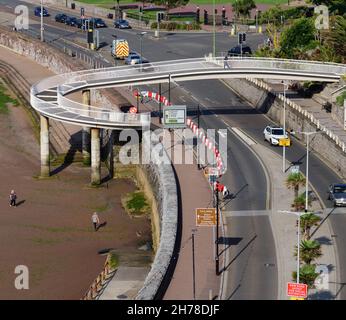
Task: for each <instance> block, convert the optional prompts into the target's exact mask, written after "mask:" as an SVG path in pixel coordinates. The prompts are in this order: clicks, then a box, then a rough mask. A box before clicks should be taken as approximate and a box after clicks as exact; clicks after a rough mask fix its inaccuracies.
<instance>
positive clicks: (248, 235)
mask: <svg viewBox="0 0 346 320" xmlns="http://www.w3.org/2000/svg"><path fill="white" fill-rule="evenodd" d="M17 4H22V3H21V2H19V1H10V0H2V1H0V6H1V9H3V10H5V11H6V10H7V11H8V10H11V8H9V7H12V8H14V6H15V5H17ZM6 6H7V7H6ZM29 8H30V10H31V11H30V13H31V15H32V16H31V18H33V14H32V12H33V6H30V5H29ZM49 11H50V14H51V17H49V18H45V21H47V19H50V22H49V24H52V25H50V26H46V27H45V31H46V33H45V36H46V40H47V41H48V42H50V43H51V44H52V45H54V46H56V47H59V48H62V47H63V46H64V45H65V46H67V47H71V48H73V49H74V50H76V51H80V52H83V53H84V52H85V50H84V49H82V48H79V47H77V46H74V45H73V44H71V43H70V42H66V41H65V40H64V39H68V38H69V37H72V36H75V35H74V33H76V32H77V33H78V34H79V37H80V38H81V39H83V37H84V36H85V35H84V34H83V33H82V32H81V31H77V29H76V28H72V27H65V26H64V25H63V24H58V23H55V22H53V21H52V19H53V18H54V16H55V14H56V13H58V12H60V11H54V10H49ZM37 21H38V20H37ZM99 30H100V37H101V38H100V40H101V42H104V44H105V46H104V47H103V48H102V49H101V50H99V52H97V53H95V52H88V54H89V55H90V56H94V57H95V55H96V57H97V59H99V60H100V61H103V62H104V63H105V64H106V65H114V61H112V60H110V59H109V50H110V48H109V45H110V44H111V41H112V40H113V39H114V36H113V35H116V36H117V37H118V38H125V39H127V40H128V42H129V44H130V48H131V50H134V51H137V52H139V47H140V42H139V36H138V35H137V32H138V31H136V30H124V31H120V30H117V29H116V30H115V29H113V28H106V29H99ZM25 32H28V35H30V36H35V35H36V36H37V35H38V34H39V24H38V23H37V24H32V25H31V28H30V30H29V31H25ZM152 36H153V33H152V32H149V33H148V34H147V35H145V36H144V39H143V56H144V57H146V58H147V59H148V60H149V61H160V60H172V59H182V58H193V57H202V56H204V55H205V54H208V53H210V52H211V51H212V37H211V35H210V34H205V33H200V34H194V33H188V34H182V33H174V32H173V33H166V34H165V35H163V37H162V38H160V40H157V39H153V38H152ZM264 38H265V36H264V35H250V34H249V35H248V44H249V45H250V47H251V48H252V49H256V48H257V46H258V45H259V44H261V43H263V41H264ZM236 41H237V40H236V37H232V38H230V37H229V36H228V35H227V34H226V33H218V34H217V36H216V44H217V50H216V51H217V52H225V51H226V50H228V49H229V48H231V47H233V46H234V45H236ZM101 55H103V57H102V56H101ZM106 60H107V62H106ZM182 88H183V89H182ZM172 101H173V102H174V103H177V104H182V103H183V104H186V105H187V106H190V107H191V106H192V107H195V106H196V105H197V104H198V103H199V104H200V105H201V106H202V111H203V110H205V109H208V110H209V112H205V111H203V115H202V116H201V124H202V126H203V127H205V128H217V129H219V128H227V127H239V128H241V129H242V130H244V131H245V132H246V133H248V134H249V135H251V136H252V137H253V138H254V139H255V140H256V141H257V142H259V143H264V142H263V136H262V131H263V129H264V127H265V126H266V125H267V124H268V123H272V122H271V121H270V120H269V119H268V118H267V117H266V116H265V115H263V114H260V113H257V112H255V111H254V110H253V109H252V108H251V107H250V106H249V105H248V104H247V103H246V102H244V101H242V100H241V99H240V98H239V97H238V96H237V95H235V94H234V93H233V92H232V91H231V90H229V89H228V88H227V87H226V86H225V85H224V84H223V83H222V82H220V81H217V80H208V81H195V82H185V83H182V84H180V86H179V87H176V88H175V89H172ZM210 111H212V112H210ZM228 146H229V154H228V159H227V161H228V168H229V170H228V172H227V174H225V176H224V177H223V180H222V182H223V183H225V184H226V185H227V186H228V187H229V188H230V189H231V191H232V192H234V191H236V192H237V191H239V193H238V194H237V197H236V198H235V199H233V200H232V201H231V202H230V203H229V204H228V205H227V210H250V209H257V210H263V209H266V198H267V194H266V180H265V176H264V172H263V169H262V167H261V166H260V164H259V162H258V160H257V159H256V158H255V156H254V155H253V154H252V153H251V152H250V151H249V150H248V149H247V147H246V146H244V144H243V143H242V142H241V141H239V139H238V138H237V137H235V136H234V135H233V134H232V133H231V132H229V133H228ZM272 148H273V149H274V150H275V151H276V152H278V153H281V152H282V151H281V149H280V148H275V147H272ZM305 154H306V150H305V147H304V146H303V145H302V144H300V143H299V142H298V141H294V144H293V146H292V147H291V148H287V153H286V156H287V159H288V160H289V161H291V162H299V163H300V168H301V170H302V172H305ZM309 169H310V181H311V183H312V185H313V186H314V188H315V189H316V191H317V193H318V194H319V196H320V197H321V199H322V200H323V202H324V203H325V205H326V206H330V204H329V203H328V201H327V200H326V191H327V186H328V185H329V184H330V183H333V182H337V181H340V177H338V176H337V174H336V173H335V172H334V171H333V170H331V169H330V168H329V167H328V166H327V165H326V164H325V163H324V162H322V161H321V160H319V158H317V157H316V156H315V155H314V154H313V153H311V157H310V168H309ZM329 219H330V222H331V225H332V228H333V232H334V235H335V236H336V237H335V241H336V244H337V247H338V260H339V266H337V268H338V271H339V275H340V279H339V280H340V282H341V284H342V283H343V282H345V281H346V268H345V266H346V250H344V244H345V243H346V234H345V233H344V232H343V229H344V226H346V216H345V215H342V214H337V215H336V214H335V215H333V214H331V215H330V217H329ZM230 225H231V227H230V228H229V230H228V232H229V233H228V237H231V239H230V240H231V243H232V245H231V250H232V257H231V260H232V259H233V258H235V259H234V261H233V262H232V265H231V266H229V267H231V268H232V272H231V274H232V276H231V278H230V279H229V280H230V282H229V283H228V287H227V290H228V298H229V299H276V298H277V269H276V255H275V248H274V240H273V236H272V232H271V229H270V225H269V220H268V218H267V217H263V216H261V217H259V216H258V217H251V218H250V217H248V218H232V221H231V224H230ZM268 264H269V265H270V267H268V266H266V265H268ZM338 297H339V298H341V299H346V290H345V289H344V288H343V285H340V290H339V292H338Z"/></svg>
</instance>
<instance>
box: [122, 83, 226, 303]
mask: <svg viewBox="0 0 346 320" xmlns="http://www.w3.org/2000/svg"><path fill="white" fill-rule="evenodd" d="M122 93H123V94H124V95H125V96H126V98H127V99H128V100H129V101H130V102H131V103H133V105H136V104H135V99H134V98H133V95H131V94H129V92H127V91H125V90H122ZM140 109H141V111H142V112H145V111H147V112H148V111H153V110H157V109H158V105H157V104H156V103H154V102H153V103H152V104H149V103H148V104H141V105H140ZM152 122H153V123H154V124H155V125H157V126H160V125H159V123H158V118H152ZM183 156H184V154H183ZM183 159H184V158H183ZM174 169H175V172H176V175H177V178H178V181H179V187H180V195H181V204H182V208H181V209H182V238H181V246H180V253H179V258H178V262H177V265H176V268H175V271H174V275H173V278H172V280H171V282H170V285H169V287H168V289H167V291H166V293H165V296H164V299H165V300H173V299H174V300H175V299H177V300H186V299H188V300H193V299H194V296H193V268H192V237H191V236H192V232H193V229H195V230H196V231H194V233H195V274H196V277H195V290H196V291H195V298H196V299H197V300H208V299H210V298H213V299H215V298H218V297H219V290H220V282H221V276H216V274H215V260H214V243H213V228H211V227H196V215H195V209H196V208H210V207H212V206H213V202H212V192H211V188H210V186H209V183H208V182H207V180H206V178H205V176H204V174H203V171H202V170H198V169H197V165H196V164H177V165H175V166H174ZM220 236H222V234H221V233H220ZM221 250H222V246H220V251H221ZM222 263H223V262H222V261H221V260H220V268H221V266H222V265H221V264H222Z"/></svg>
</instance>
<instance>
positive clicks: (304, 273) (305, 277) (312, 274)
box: [292, 264, 318, 288]
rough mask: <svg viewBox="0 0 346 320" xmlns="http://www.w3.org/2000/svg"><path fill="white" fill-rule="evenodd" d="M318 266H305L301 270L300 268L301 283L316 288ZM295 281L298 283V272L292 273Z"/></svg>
mask: <svg viewBox="0 0 346 320" xmlns="http://www.w3.org/2000/svg"><path fill="white" fill-rule="evenodd" d="M315 270H316V266H315V265H313V264H305V265H304V266H302V267H301V268H299V282H300V283H304V284H306V285H308V287H309V288H313V287H314V282H315V280H316V278H317V276H318V273H316V271H315ZM292 278H293V281H294V282H296V281H297V272H296V271H293V272H292Z"/></svg>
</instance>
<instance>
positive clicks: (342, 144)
mask: <svg viewBox="0 0 346 320" xmlns="http://www.w3.org/2000/svg"><path fill="white" fill-rule="evenodd" d="M246 79H247V80H248V81H250V82H253V83H254V84H255V85H256V86H258V87H261V88H264V89H266V88H269V86H268V84H266V83H265V82H264V81H261V80H258V79H251V78H246ZM268 91H269V90H268ZM277 97H278V98H279V99H280V100H282V101H284V100H285V97H284V96H283V95H282V94H278V95H277ZM286 104H287V105H289V106H291V107H293V108H294V109H295V110H297V111H298V112H299V113H300V114H302V115H303V116H304V117H306V118H308V119H309V120H310V121H311V122H312V123H313V124H315V125H316V127H317V128H318V129H320V130H321V131H323V132H325V134H326V135H327V136H328V137H329V138H330V139H332V140H333V141H334V142H335V144H336V145H337V146H339V147H340V148H341V149H342V151H343V152H346V143H345V142H343V141H341V140H340V138H339V136H337V135H336V134H335V133H334V132H332V131H331V130H329V129H328V128H327V127H325V126H323V125H321V123H320V121H319V120H318V119H316V118H315V116H314V115H313V114H312V113H310V112H308V111H307V110H305V109H303V108H302V107H301V106H300V105H298V104H297V103H295V102H293V101H291V100H290V99H288V98H286Z"/></svg>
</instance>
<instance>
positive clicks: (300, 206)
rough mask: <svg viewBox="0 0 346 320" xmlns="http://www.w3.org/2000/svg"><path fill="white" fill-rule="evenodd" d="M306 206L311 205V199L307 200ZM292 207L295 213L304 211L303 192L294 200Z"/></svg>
mask: <svg viewBox="0 0 346 320" xmlns="http://www.w3.org/2000/svg"><path fill="white" fill-rule="evenodd" d="M308 204H309V205H310V204H311V199H308ZM292 207H293V208H294V209H295V210H296V211H303V210H304V209H305V192H304V193H302V194H301V195H299V196H298V197H296V198H294V200H293V204H292Z"/></svg>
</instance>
